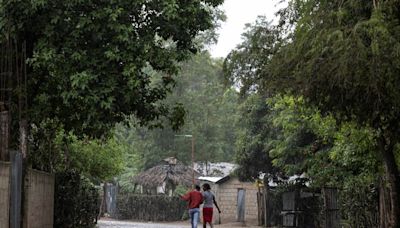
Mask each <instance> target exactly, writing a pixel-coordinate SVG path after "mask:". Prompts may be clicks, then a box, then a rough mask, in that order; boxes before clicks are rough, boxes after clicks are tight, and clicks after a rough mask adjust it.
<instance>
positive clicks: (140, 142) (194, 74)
mask: <svg viewBox="0 0 400 228" xmlns="http://www.w3.org/2000/svg"><path fill="white" fill-rule="evenodd" d="M157 74H158V76H155V77H156V78H158V79H160V80H161V78H162V74H159V73H157ZM177 77H178V78H179V80H177V82H176V86H175V88H174V91H173V92H172V93H171V95H170V96H169V97H168V98H167V99H166V101H165V103H166V104H176V103H180V104H181V105H182V107H183V108H184V109H185V110H186V111H185V117H184V118H183V120H184V125H183V126H182V127H181V129H180V130H179V131H174V129H173V128H171V127H170V126H169V125H168V124H166V123H165V122H163V121H166V120H165V119H163V118H160V119H159V120H158V121H153V122H151V125H155V126H159V125H164V127H163V128H160V129H155V128H154V127H148V126H140V125H139V124H138V123H137V120H135V118H132V119H129V120H128V121H127V122H128V123H130V125H128V126H124V125H119V126H118V127H117V129H118V130H117V138H118V140H119V142H120V144H123V145H126V147H128V148H134V149H132V153H133V154H134V156H133V157H134V158H135V164H136V169H131V170H128V172H130V175H134V174H135V172H137V171H141V170H142V169H146V168H150V167H152V166H153V165H155V164H156V163H158V162H159V161H160V160H162V159H164V158H166V157H171V156H173V157H176V158H177V159H179V160H181V161H183V162H185V163H187V164H189V163H190V161H191V153H190V152H191V139H190V138H184V137H176V135H181V134H190V135H193V136H194V137H195V160H196V161H200V162H218V161H232V160H233V154H234V151H235V148H234V143H232V142H234V141H235V140H236V131H235V127H236V126H235V124H234V122H235V120H236V118H237V109H236V104H237V98H238V93H237V91H236V90H235V89H233V88H226V87H225V85H224V84H223V75H222V62H221V60H219V59H212V58H211V56H210V54H209V53H208V52H201V53H198V54H197V55H195V56H193V58H191V59H190V60H188V61H186V62H184V63H182V64H181V71H180V73H179V74H178V76H177ZM155 83H157V81H156V82H155ZM136 159H137V160H136Z"/></svg>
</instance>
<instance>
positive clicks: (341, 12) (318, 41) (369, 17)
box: [269, 0, 400, 227]
mask: <svg viewBox="0 0 400 228" xmlns="http://www.w3.org/2000/svg"><path fill="white" fill-rule="evenodd" d="M293 2H297V3H300V5H299V7H298V9H299V11H298V13H299V19H298V21H297V25H296V30H295V31H294V36H293V39H292V41H291V42H290V43H289V44H288V45H286V46H285V47H284V48H282V49H281V50H280V51H279V52H278V54H277V55H275V56H274V59H273V64H272V65H273V68H272V70H271V68H270V69H269V70H270V71H272V72H273V73H272V75H273V77H272V80H271V82H278V83H276V84H279V85H281V86H282V87H284V88H283V89H288V88H289V90H291V91H292V92H293V93H294V94H303V95H304V96H305V97H306V98H307V100H308V101H309V102H311V103H313V104H315V105H317V106H318V108H320V109H321V110H322V111H323V112H324V113H334V114H335V116H336V118H337V119H338V120H341V121H343V120H349V119H350V120H354V121H356V122H357V123H359V124H360V125H364V126H370V127H372V128H373V129H374V131H376V132H377V134H378V136H377V141H378V145H377V150H378V151H379V152H380V154H381V156H382V158H383V161H384V164H385V170H386V174H387V175H386V176H387V180H388V182H389V186H390V199H391V209H392V210H391V215H390V217H391V221H390V227H399V226H400V177H399V168H400V167H399V164H396V162H395V147H396V145H397V144H398V143H399V140H400V131H399V129H400V121H399V120H400V119H399V116H400V99H399V97H400V77H399V75H400V55H399V54H398V53H399V51H398V50H400V33H399V28H400V22H399V21H400V12H399V10H400V8H399V5H400V2H399V1H396V0H393V1H378V0H374V1H356V0H345V1H322V0H313V1H307V2H302V1H293ZM274 79H278V80H274ZM276 84H275V85H276Z"/></svg>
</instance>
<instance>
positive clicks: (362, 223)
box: [339, 177, 379, 227]
mask: <svg viewBox="0 0 400 228" xmlns="http://www.w3.org/2000/svg"><path fill="white" fill-rule="evenodd" d="M368 178H369V177H357V178H354V179H353V180H352V181H347V182H346V183H345V185H344V187H343V189H342V190H341V191H340V198H339V202H340V204H341V205H343V206H342V207H341V212H342V216H343V219H344V220H345V221H346V224H349V226H350V227H377V226H379V224H378V221H379V219H378V215H379V207H378V205H377V202H378V197H379V192H378V188H377V187H376V185H373V184H371V183H375V184H376V180H371V179H368Z"/></svg>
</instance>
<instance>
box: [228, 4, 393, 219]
mask: <svg viewBox="0 0 400 228" xmlns="http://www.w3.org/2000/svg"><path fill="white" fill-rule="evenodd" d="M398 4H399V2H398V1H354V0H346V1H320V0H312V1H297V0H293V1H288V7H287V8H285V9H282V10H280V11H279V12H278V14H277V15H278V16H279V17H280V19H279V21H278V23H277V24H272V23H269V22H268V21H266V19H265V18H263V17H260V18H259V19H258V20H257V21H256V22H255V23H254V24H250V25H248V27H247V30H246V32H245V33H244V34H243V40H244V41H243V42H242V43H241V44H240V45H238V46H237V48H236V49H235V50H234V51H232V52H231V53H230V54H229V55H228V57H227V59H226V60H225V61H224V72H225V77H226V81H227V82H228V83H229V85H236V86H238V87H239V88H240V89H241V91H240V94H241V95H242V100H241V104H242V106H243V107H246V106H247V109H242V110H241V111H240V112H241V114H240V115H243V116H246V117H248V118H253V119H252V120H246V121H242V122H245V123H246V122H247V123H249V124H242V125H240V127H241V129H242V130H241V132H242V134H240V137H239V139H238V149H237V161H238V163H239V164H241V165H242V168H243V169H244V170H243V172H248V173H250V175H249V174H248V173H246V174H245V176H247V177H254V176H256V175H254V174H258V172H265V171H266V170H267V172H268V173H269V174H271V178H276V177H279V176H281V177H282V176H283V177H284V176H286V177H287V176H290V175H293V174H305V175H306V176H307V178H308V179H309V181H310V183H311V184H312V185H314V186H319V187H324V186H334V187H338V188H343V189H345V190H344V191H343V194H345V195H344V197H343V199H347V200H350V199H354V200H350V201H348V202H347V203H344V205H346V206H348V207H347V208H345V211H346V212H345V213H346V214H347V215H349V216H346V217H348V218H349V219H350V221H351V219H356V218H355V217H354V216H356V215H355V214H356V210H359V208H358V209H355V208H351V207H350V206H349V205H351V204H357V202H356V200H355V199H360V197H358V196H357V197H356V196H355V195H353V196H350V195H351V194H352V193H353V192H351V190H349V189H353V190H354V188H353V187H351V186H354V184H355V183H358V184H359V185H360V186H364V187H361V188H360V191H358V192H357V194H361V195H362V194H364V193H365V191H367V190H366V189H367V188H368V186H374V188H375V189H377V188H378V185H380V186H384V188H385V189H386V186H387V187H388V191H389V192H390V199H389V201H390V202H389V203H388V204H389V205H391V206H390V207H391V209H389V214H390V215H389V216H388V218H389V219H388V220H387V221H386V224H387V226H389V227H398V226H399V218H400V214H399V213H400V209H399V205H400V203H399V197H398V195H399V194H398V193H399V192H400V179H399V167H400V163H399V162H398V155H399V151H398V149H397V148H398V145H399V140H400V134H399V131H398V129H399V126H398V124H399V123H400V121H399V116H400V108H399V107H400V106H399V99H398V98H399V95H400V94H399V91H400V80H399V79H400V78H399V77H398V75H399V61H400V57H399V55H398V51H397V50H398V47H399V40H400V39H399V37H398V35H399V34H398V32H397V31H398V29H399V27H400V25H399V15H400V14H399V8H398V7H397V5H398ZM255 100H256V102H254V101H255ZM258 110H260V111H258ZM255 113H258V115H254V114H255ZM260 160H263V161H264V162H263V163H264V164H265V165H264V166H262V165H256V166H251V165H250V164H259V161H260ZM261 164H262V162H261ZM269 164H272V165H269ZM382 180H383V182H380V181H382ZM382 183H383V185H382ZM346 194H349V195H346ZM355 194H356V193H355ZM370 196H371V197H370ZM372 196H373V194H368V197H367V198H366V199H368V200H366V201H363V203H366V204H368V205H369V204H371V203H372V204H375V205H376V204H377V203H378V199H376V195H375V198H374V197H372ZM367 201H368V202H367ZM369 206H371V205H369ZM375 209H376V208H375ZM375 209H374V206H371V207H365V210H364V211H362V212H361V211H358V212H360V213H363V216H366V215H368V213H369V212H372V211H374V213H376V210H375ZM356 217H357V218H358V220H357V221H361V220H362V219H360V218H361V217H362V216H358V215H357V216H356ZM385 219H387V218H385ZM352 221H353V222H351V224H357V222H355V221H356V220H352ZM368 221H370V220H368ZM366 223H368V222H367V221H366ZM360 224H361V223H360ZM369 224H371V223H369ZM357 225H358V224H357Z"/></svg>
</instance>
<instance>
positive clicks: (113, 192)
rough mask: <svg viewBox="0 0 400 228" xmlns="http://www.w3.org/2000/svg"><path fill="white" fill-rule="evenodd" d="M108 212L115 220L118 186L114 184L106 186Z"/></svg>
mask: <svg viewBox="0 0 400 228" xmlns="http://www.w3.org/2000/svg"><path fill="white" fill-rule="evenodd" d="M105 191H106V211H107V213H108V214H110V216H111V217H113V218H115V217H116V215H117V192H118V189H117V186H116V185H113V184H109V183H107V184H106V187H105Z"/></svg>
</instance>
